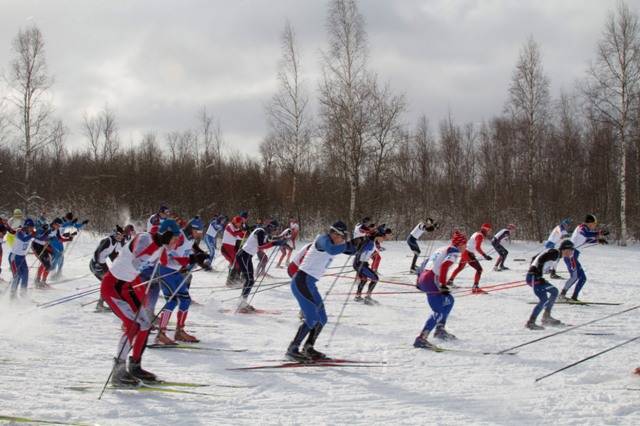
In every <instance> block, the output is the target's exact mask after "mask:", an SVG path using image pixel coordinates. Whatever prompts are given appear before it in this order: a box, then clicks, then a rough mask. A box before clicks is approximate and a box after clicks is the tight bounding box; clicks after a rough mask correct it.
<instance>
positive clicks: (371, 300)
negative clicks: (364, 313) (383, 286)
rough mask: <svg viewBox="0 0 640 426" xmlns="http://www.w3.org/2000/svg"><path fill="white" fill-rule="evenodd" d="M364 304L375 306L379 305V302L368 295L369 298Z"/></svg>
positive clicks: (366, 298)
mask: <svg viewBox="0 0 640 426" xmlns="http://www.w3.org/2000/svg"><path fill="white" fill-rule="evenodd" d="M364 304H365V305H369V306H375V305H378V304H379V303H378V301H377V300H375V299H373V298H372V297H371V295H370V294H367V296H366V297H365V298H364Z"/></svg>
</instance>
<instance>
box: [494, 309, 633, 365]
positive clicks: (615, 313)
mask: <svg viewBox="0 0 640 426" xmlns="http://www.w3.org/2000/svg"><path fill="white" fill-rule="evenodd" d="M638 308H640V305H636V306H633V307H631V308H628V309H625V310H622V311H618V312H614V313H613V314H609V315H606V316H604V317H601V318H596V319H594V320H591V321H588V322H585V323H583V324H578V325H574V326H571V327H567V328H563V329H562V330H560V331H556V332H555V333H551V334H548V335H546V336H542V337H538V338H537V339H533V340H530V341H528V342H524V343H521V344H519V345H516V346H512V347H510V348H507V349H503V350H501V351H498V352H495V354H496V355H501V354H503V353H505V352H510V351H512V350H514V349H518V348H521V347H523V346H527V345H530V344H532V343H536V342H539V341H541V340H545V339H548V338H550V337H553V336H557V335H559V334H563V333H567V332H569V331H571V330H575V329H576V328H581V327H584V326H586V325H590V324H593V323H595V322H598V321H602V320H605V319H608V318H611V317H615V316H617V315H622V314H625V313H627V312H631V311H633V310H636V309H638Z"/></svg>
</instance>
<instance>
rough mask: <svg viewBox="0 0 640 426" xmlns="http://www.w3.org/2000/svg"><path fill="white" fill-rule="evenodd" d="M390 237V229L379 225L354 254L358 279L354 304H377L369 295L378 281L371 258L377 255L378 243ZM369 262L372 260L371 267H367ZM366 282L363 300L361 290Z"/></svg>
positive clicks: (354, 266)
mask: <svg viewBox="0 0 640 426" xmlns="http://www.w3.org/2000/svg"><path fill="white" fill-rule="evenodd" d="M390 235H391V229H389V228H387V227H386V226H385V225H380V226H379V227H378V228H377V229H376V231H375V232H374V233H372V234H371V235H369V236H367V237H365V241H364V242H363V243H362V244H361V246H360V249H359V250H358V251H357V252H356V254H355V256H354V259H353V269H354V270H355V271H356V274H357V276H358V279H359V280H360V282H359V283H358V289H357V291H356V296H355V298H354V300H355V301H356V302H364V304H365V305H376V304H378V302H376V301H375V300H373V299H372V298H371V293H372V292H373V289H374V288H375V287H376V284H378V281H379V279H380V278H379V277H378V274H377V273H376V270H377V269H378V268H377V265H376V268H375V270H374V268H373V258H374V255H375V254H376V253H377V250H378V245H379V244H380V242H381V241H384V240H385V239H386V238H387V237H388V236H390ZM369 260H372V265H371V266H370V265H369ZM378 263H379V262H378ZM367 281H369V288H368V289H367V295H366V296H365V297H364V299H363V298H362V290H363V289H364V286H365V284H366V283H367Z"/></svg>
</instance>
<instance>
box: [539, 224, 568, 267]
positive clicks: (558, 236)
mask: <svg viewBox="0 0 640 426" xmlns="http://www.w3.org/2000/svg"><path fill="white" fill-rule="evenodd" d="M570 225H571V219H570V218H564V219H562V220H561V221H560V223H559V224H558V225H557V226H556V227H555V228H553V230H551V233H550V234H549V238H547V241H546V242H545V243H544V248H556V246H557V245H558V244H559V243H560V241H562V240H563V239H565V238H568V237H569V226H570ZM559 260H560V258H558V261H559ZM557 265H558V262H556V263H554V264H553V265H551V267H550V268H549V273H550V275H549V278H553V279H562V277H561V276H560V275H558V274H557V273H556V266H557Z"/></svg>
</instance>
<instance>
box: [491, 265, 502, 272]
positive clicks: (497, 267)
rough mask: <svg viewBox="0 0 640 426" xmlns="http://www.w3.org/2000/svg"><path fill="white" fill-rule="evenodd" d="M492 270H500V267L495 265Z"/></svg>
mask: <svg viewBox="0 0 640 426" xmlns="http://www.w3.org/2000/svg"><path fill="white" fill-rule="evenodd" d="M493 270H494V271H496V272H500V271H502V268H501V267H499V266H497V265H496V266H494V267H493Z"/></svg>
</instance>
